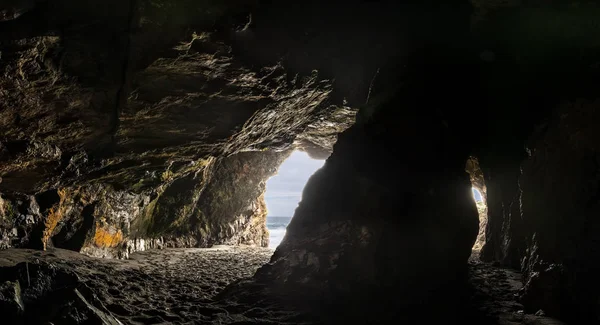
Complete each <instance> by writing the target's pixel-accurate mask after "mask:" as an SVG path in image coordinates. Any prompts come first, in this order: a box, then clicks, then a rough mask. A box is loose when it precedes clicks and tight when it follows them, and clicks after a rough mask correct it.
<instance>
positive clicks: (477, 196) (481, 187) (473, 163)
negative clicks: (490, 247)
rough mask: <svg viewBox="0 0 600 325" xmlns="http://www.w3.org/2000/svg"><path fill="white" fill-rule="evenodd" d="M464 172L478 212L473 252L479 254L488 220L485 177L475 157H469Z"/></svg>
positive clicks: (483, 242) (484, 238)
mask: <svg viewBox="0 0 600 325" xmlns="http://www.w3.org/2000/svg"><path fill="white" fill-rule="evenodd" d="M465 170H466V172H467V173H468V174H469V178H470V179H471V184H472V186H473V187H472V189H471V190H472V192H473V200H474V201H475V206H476V207H477V213H478V214H479V233H478V234H477V239H476V240H475V244H474V245H473V253H474V254H475V255H477V254H479V251H480V250H481V248H482V247H483V245H484V244H485V240H486V237H485V231H486V227H487V222H488V215H487V189H486V186H485V178H484V175H483V171H482V170H481V167H480V166H479V160H478V159H477V157H469V159H467V163H466V166H465Z"/></svg>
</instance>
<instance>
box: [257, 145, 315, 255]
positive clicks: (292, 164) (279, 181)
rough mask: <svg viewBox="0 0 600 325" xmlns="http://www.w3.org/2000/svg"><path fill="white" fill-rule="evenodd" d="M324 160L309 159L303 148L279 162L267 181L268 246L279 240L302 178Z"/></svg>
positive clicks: (295, 200)
mask: <svg viewBox="0 0 600 325" xmlns="http://www.w3.org/2000/svg"><path fill="white" fill-rule="evenodd" d="M324 163H325V160H317V159H313V158H311V157H310V156H309V155H308V154H307V153H306V152H303V151H294V152H292V154H291V155H290V156H289V157H288V158H287V159H286V160H285V161H284V162H283V163H282V164H281V166H280V167H279V170H278V171H277V174H276V175H275V176H273V177H271V178H269V180H268V181H267V190H266V192H265V201H266V203H267V229H269V248H276V247H277V246H279V244H280V243H281V241H282V240H283V237H284V236H285V230H286V228H287V225H288V224H289V223H290V221H291V220H292V217H293V216H294V211H295V210H296V207H297V206H298V203H299V202H300V200H301V198H302V191H303V190H304V186H305V185H306V182H307V181H308V179H309V178H310V176H312V175H313V174H314V173H315V172H316V171H317V170H318V169H319V168H321V167H322V166H323V164H324Z"/></svg>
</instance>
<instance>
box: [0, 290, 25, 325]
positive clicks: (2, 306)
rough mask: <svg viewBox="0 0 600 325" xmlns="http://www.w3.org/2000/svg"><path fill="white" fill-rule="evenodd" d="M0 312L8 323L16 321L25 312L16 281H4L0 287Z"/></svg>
mask: <svg viewBox="0 0 600 325" xmlns="http://www.w3.org/2000/svg"><path fill="white" fill-rule="evenodd" d="M0 310H2V317H3V318H5V319H6V320H8V321H12V320H14V319H17V318H18V317H20V316H22V314H23V312H25V306H24V305H23V299H22V298H21V285H20V284H19V282H18V281H15V282H12V281H6V282H4V283H2V284H1V285H0Z"/></svg>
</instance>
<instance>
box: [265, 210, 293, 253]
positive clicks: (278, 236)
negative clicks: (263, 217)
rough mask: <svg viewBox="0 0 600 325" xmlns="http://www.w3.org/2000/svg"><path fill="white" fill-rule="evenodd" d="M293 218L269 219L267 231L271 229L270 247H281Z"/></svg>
mask: <svg viewBox="0 0 600 325" xmlns="http://www.w3.org/2000/svg"><path fill="white" fill-rule="evenodd" d="M291 220H292V217H267V229H269V247H271V248H276V247H277V246H279V244H280V243H281V241H282V240H283V237H284V236H285V232H286V228H287V226H288V225H289V223H290V221H291Z"/></svg>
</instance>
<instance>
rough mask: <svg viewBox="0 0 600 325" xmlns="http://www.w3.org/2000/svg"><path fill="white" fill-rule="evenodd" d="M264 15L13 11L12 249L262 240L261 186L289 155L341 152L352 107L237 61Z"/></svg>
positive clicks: (23, 7)
mask: <svg viewBox="0 0 600 325" xmlns="http://www.w3.org/2000/svg"><path fill="white" fill-rule="evenodd" d="M256 5H257V2H256V1H236V2H235V3H223V2H221V1H205V2H202V3H197V2H195V1H126V2H123V1H109V2H106V1H102V2H101V3H100V2H97V1H96V2H94V1H92V2H86V3H77V4H75V3H71V2H70V1H25V0H23V1H21V0H15V1H11V2H10V3H3V4H2V6H1V8H0V12H1V13H2V15H1V16H0V17H1V20H2V21H1V22H0V24H2V26H1V28H0V51H1V53H2V60H1V62H0V71H2V74H1V77H0V129H1V130H2V134H1V135H0V197H2V202H1V208H0V217H1V219H0V236H1V238H2V239H1V242H2V244H1V246H0V247H11V246H13V247H36V248H44V247H45V246H53V245H55V246H57V247H62V248H69V249H74V250H78V251H82V252H84V253H86V254H90V255H94V256H105V257H126V256H127V254H128V252H131V251H134V250H140V249H145V248H148V247H165V246H178V247H179V246H207V245H212V244H214V243H246V244H255V245H266V244H267V243H266V241H265V239H264V237H265V229H264V226H261V225H260V224H261V222H263V221H264V214H265V211H264V210H265V209H264V202H263V199H262V198H261V195H262V192H264V190H263V187H264V181H266V179H267V178H268V177H269V176H270V175H271V174H272V173H273V172H274V168H276V166H277V164H278V163H280V162H281V159H280V158H281V157H283V156H282V155H284V156H285V153H286V152H288V150H289V149H290V148H293V147H295V148H300V149H304V150H307V151H308V152H309V153H311V154H312V155H314V156H322V155H327V154H329V152H331V150H332V147H333V143H334V142H335V140H336V137H337V134H338V133H339V132H341V131H343V130H345V129H346V128H348V127H349V126H350V125H351V124H352V123H353V121H354V114H355V112H356V108H355V107H350V106H349V105H346V104H344V103H343V102H342V101H340V100H334V99H333V96H332V81H330V80H326V79H325V78H324V77H323V76H322V75H320V74H319V73H318V72H316V71H313V70H311V71H310V72H309V73H308V74H305V75H301V76H300V75H296V74H294V73H293V72H291V73H290V72H288V71H286V70H285V69H284V68H283V67H282V65H281V64H280V63H279V62H278V60H277V59H274V60H270V61H268V62H265V64H262V65H257V64H252V63H251V62H247V61H243V60H242V59H241V56H240V55H238V54H237V53H234V51H233V49H232V46H231V44H228V43H226V41H227V40H229V38H230V36H231V35H237V34H238V33H239V32H238V31H239V29H240V28H241V27H243V26H244V25H245V24H246V23H247V22H248V11H249V9H250V8H253V7H255V6H256ZM98 8H101V9H100V10H99V9H98ZM246 151H254V152H257V154H256V155H253V154H251V153H244V152H246ZM236 157H237V158H236ZM244 161H245V162H244ZM248 165H249V166H250V167H245V168H246V169H244V170H241V169H240V168H241V167H239V166H248ZM248 168H250V173H251V174H248V175H246V176H243V175H244V172H247V171H248ZM213 174H214V175H218V176H214V175H213ZM237 176H239V177H240V178H239V179H233V178H232V177H237ZM220 178H222V180H219V179H220ZM234 180H235V181H237V182H238V183H237V185H238V186H233V185H232V183H231V182H232V181H234ZM208 192H214V193H210V194H209V193H208ZM49 193H50V194H49ZM232 193H235V196H233V197H232V196H231V194H232ZM219 195H220V197H219ZM246 195H248V196H247V197H246ZM42 201H44V202H43V203H42ZM228 204H229V205H230V206H227V205H228ZM42 205H43V207H42ZM38 206H39V207H38ZM226 214H227V215H226Z"/></svg>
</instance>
